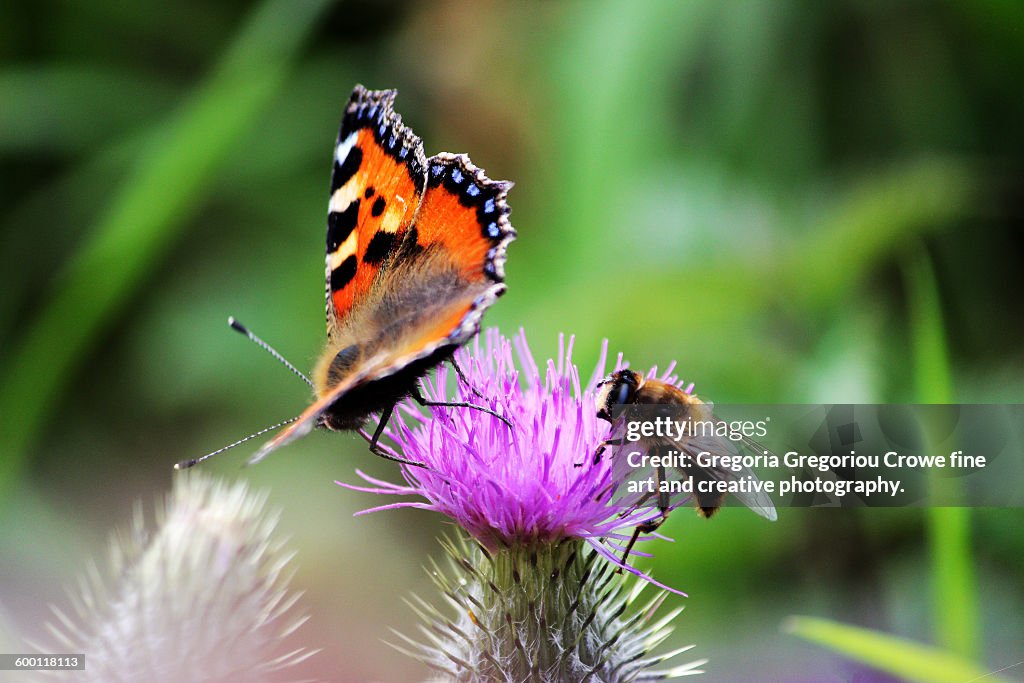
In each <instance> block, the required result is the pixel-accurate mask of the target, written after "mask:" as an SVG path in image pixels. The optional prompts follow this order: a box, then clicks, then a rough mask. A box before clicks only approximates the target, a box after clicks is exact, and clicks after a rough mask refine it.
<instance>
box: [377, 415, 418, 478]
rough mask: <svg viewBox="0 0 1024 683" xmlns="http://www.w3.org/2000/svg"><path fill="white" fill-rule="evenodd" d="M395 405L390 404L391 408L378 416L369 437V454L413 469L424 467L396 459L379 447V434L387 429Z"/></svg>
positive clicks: (413, 461) (412, 461) (402, 459)
mask: <svg viewBox="0 0 1024 683" xmlns="http://www.w3.org/2000/svg"><path fill="white" fill-rule="evenodd" d="M395 405H396V404H394V403H392V404H391V407H389V408H388V409H387V410H384V411H383V412H382V413H381V414H380V422H378V423H377V428H376V429H375V430H373V436H371V437H370V452H371V453H373V454H374V455H376V456H378V457H381V458H384V459H385V460H391V461H393V462H398V463H402V464H403V465H411V466H413V467H426V465H424V464H423V463H421V462H416V461H415V460H406V459H405V458H396V457H395V456H393V455H391V454H390V453H388V452H387V451H385V450H384V449H383V448H381V447H380V436H381V434H383V433H384V428H385V427H387V425H388V422H389V421H390V420H391V415H392V414H393V413H394V411H395Z"/></svg>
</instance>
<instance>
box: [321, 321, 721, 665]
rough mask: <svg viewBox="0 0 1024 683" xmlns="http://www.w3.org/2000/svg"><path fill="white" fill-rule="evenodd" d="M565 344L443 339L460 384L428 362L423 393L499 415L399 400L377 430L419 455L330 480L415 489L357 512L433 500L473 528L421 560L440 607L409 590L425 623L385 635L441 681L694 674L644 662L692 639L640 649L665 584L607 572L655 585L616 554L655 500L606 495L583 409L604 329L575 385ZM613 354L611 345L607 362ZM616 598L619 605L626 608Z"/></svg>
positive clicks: (610, 466)
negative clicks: (389, 469) (544, 356)
mask: <svg viewBox="0 0 1024 683" xmlns="http://www.w3.org/2000/svg"><path fill="white" fill-rule="evenodd" d="M572 345H573V340H572V338H570V339H569V341H568V344H566V342H565V338H564V337H560V338H559V348H558V355H557V357H556V358H555V359H554V360H550V361H548V362H547V364H546V366H545V367H544V371H543V375H542V374H541V370H540V369H539V368H538V366H537V364H536V362H535V361H534V359H533V355H532V354H531V353H530V350H529V347H528V346H527V343H526V337H525V335H524V334H523V333H522V332H520V333H519V335H518V336H517V337H516V338H515V339H514V340H513V341H511V342H510V341H509V340H508V339H506V338H505V337H503V336H501V335H500V334H499V333H498V331H497V330H493V329H492V330H488V331H487V332H486V333H485V334H484V335H482V337H477V339H476V340H475V341H474V343H473V345H472V348H471V349H460V350H459V351H458V352H457V354H456V358H457V361H458V363H459V364H460V365H461V366H462V367H463V368H464V369H465V372H466V376H467V379H468V385H467V384H466V383H463V382H456V383H455V384H456V386H457V388H456V390H455V394H454V396H449V395H448V392H447V389H446V388H447V386H448V379H449V377H448V373H447V369H446V368H441V369H439V370H438V372H437V375H436V377H435V378H434V379H433V380H430V379H427V380H424V389H423V392H422V393H423V394H424V396H425V397H426V398H427V399H428V400H432V401H440V402H446V401H461V402H468V403H472V404H476V405H485V406H486V407H488V408H490V409H491V410H493V411H495V412H496V413H497V414H499V415H503V416H505V417H506V418H507V419H508V420H509V421H510V422H511V423H512V427H511V428H510V427H509V425H507V424H506V423H505V422H503V421H502V420H500V419H498V418H497V417H495V416H493V415H489V414H487V413H485V412H482V411H480V410H476V409H473V408H451V407H433V408H431V415H429V416H424V415H423V414H422V413H421V412H420V409H419V408H418V407H417V406H416V405H415V404H414V403H412V402H411V401H409V402H406V403H405V404H403V405H402V406H401V407H400V410H399V413H400V414H399V415H396V416H395V418H393V419H392V421H391V426H390V427H389V429H388V430H387V431H386V432H385V434H386V435H387V436H388V437H389V438H390V439H391V440H392V441H393V442H394V443H395V444H396V446H397V447H398V450H393V451H392V455H394V456H395V457H400V458H402V459H404V460H408V461H413V462H417V463H422V465H423V466H422V467H417V466H408V465H403V466H402V477H403V479H404V483H402V484H394V483H390V482H386V481H381V480H378V479H375V478H373V477H370V476H368V475H366V474H364V473H362V472H359V475H360V476H361V477H362V478H363V479H364V480H365V481H366V482H368V483H369V484H370V486H369V487H362V486H352V485H349V484H342V483H341V482H338V483H339V484H341V485H342V486H345V487H346V488H350V489H354V490H358V491H367V492H371V493H379V494H386V495H400V496H405V495H409V496H416V497H418V498H419V499H420V500H412V501H402V502H397V503H391V504H389V505H381V506H378V507H374V508H371V509H369V510H364V511H363V512H362V513H359V514H365V513H368V512H375V511H379V510H388V509H392V508H400V507H414V508H422V509H427V510H435V511H437V512H440V513H442V514H445V515H447V516H448V517H450V518H451V519H453V520H454V521H455V522H457V523H458V524H459V526H461V527H462V528H463V529H465V530H466V531H467V532H468V533H469V534H470V535H472V536H473V538H475V539H476V540H477V541H478V544H471V543H467V542H466V541H465V539H464V538H457V539H453V540H448V541H445V542H443V545H444V546H445V549H446V551H447V553H448V555H449V557H450V559H451V566H450V568H449V570H448V571H447V572H445V571H442V570H441V569H440V568H439V567H437V566H436V565H435V571H433V572H431V576H432V578H433V580H434V582H435V583H436V585H437V587H438V588H439V589H440V590H441V592H442V593H443V594H444V595H445V598H446V602H447V603H448V604H449V605H450V606H452V607H453V608H454V614H450V615H445V614H442V613H441V611H439V610H438V609H436V608H434V607H432V606H431V605H430V604H428V603H426V602H425V601H421V600H417V602H416V604H415V605H414V609H415V610H416V611H417V612H418V613H419V614H420V616H421V618H423V619H424V620H425V621H426V622H427V628H425V629H424V630H423V633H424V634H425V635H426V637H427V639H428V642H425V643H423V642H417V641H415V640H413V639H411V638H406V637H405V636H402V635H401V634H399V633H397V632H396V635H398V637H399V638H402V639H403V641H404V644H403V645H402V646H396V647H397V648H398V649H399V650H401V651H403V652H406V653H407V654H410V655H411V656H413V657H416V658H417V659H420V660H421V661H422V662H424V663H425V664H427V665H428V666H430V667H431V668H433V669H435V670H437V671H440V672H442V673H443V674H445V675H446V678H445V680H453V681H493V680H505V681H513V680H515V681H518V680H531V681H532V680H536V681H543V682H545V683H546V682H549V681H550V682H552V683H553V682H555V681H572V680H581V681H582V680H615V681H641V680H661V679H666V678H675V677H678V676H686V675H691V674H697V673H701V671H700V669H699V667H700V666H701V665H702V664H703V663H704V662H705V661H706V660H699V661H694V662H689V663H686V664H682V665H679V666H676V667H674V668H671V669H668V670H664V669H659V668H658V667H659V666H660V665H661V664H662V663H664V662H666V661H668V660H670V659H673V658H675V657H676V656H677V655H678V654H680V653H681V652H685V651H687V650H689V649H690V648H691V647H692V646H686V647H683V648H679V649H676V650H674V651H671V652H668V653H665V654H661V655H654V654H651V652H652V650H653V649H654V648H656V647H657V646H658V645H659V644H660V643H662V642H663V641H664V640H665V638H667V637H668V636H669V634H670V633H671V630H672V625H671V624H672V622H673V620H674V619H675V617H676V616H677V615H678V614H679V612H680V611H681V609H682V608H677V609H676V610H673V611H671V612H670V613H669V614H667V615H665V616H663V617H661V618H660V619H654V618H653V615H654V613H655V611H656V610H657V609H658V607H659V606H660V605H661V603H662V601H663V600H664V598H665V597H666V595H667V594H666V593H664V592H659V594H658V595H657V596H655V597H654V599H652V600H650V601H649V602H648V603H647V604H646V605H640V603H638V602H637V598H638V597H639V595H640V593H641V591H642V589H643V587H644V586H645V585H647V584H646V583H644V582H643V581H635V580H627V579H625V578H624V577H623V576H622V575H621V574H618V573H616V572H615V568H616V567H617V566H618V567H623V568H624V569H626V570H628V571H629V572H630V573H631V574H635V575H636V576H639V577H641V578H642V579H644V580H645V581H646V582H648V583H652V584H654V585H657V586H661V584H658V583H657V582H655V581H654V580H653V579H652V578H651V577H650V576H647V575H645V574H643V573H641V572H640V571H638V570H636V569H633V568H632V567H630V566H628V563H626V562H624V561H623V560H621V559H619V557H618V555H621V553H622V550H623V546H624V544H625V543H626V542H627V541H628V540H629V538H630V537H631V536H632V532H633V529H634V528H635V527H636V526H637V525H638V524H641V523H643V522H645V521H647V520H650V519H652V518H654V517H657V516H658V515H660V513H659V511H658V510H657V509H654V508H652V507H651V506H637V505H636V500H637V496H636V494H626V495H622V494H620V492H619V488H620V486H619V484H621V481H620V480H617V479H616V477H621V472H618V473H617V472H616V468H615V463H613V462H612V458H609V457H602V458H600V459H598V461H597V462H594V458H593V455H594V452H595V450H596V449H597V447H598V446H599V445H600V444H601V443H602V441H603V440H604V439H605V438H607V437H608V431H609V428H608V424H607V423H606V422H604V421H602V420H600V419H599V418H598V417H597V406H596V397H595V394H594V391H595V386H596V384H597V381H598V379H600V378H601V377H603V376H604V374H605V365H606V361H607V343H605V344H604V345H602V348H601V356H600V360H599V361H598V364H597V368H596V369H595V370H594V373H593V375H592V376H591V378H590V380H589V381H588V382H587V384H586V385H585V386H584V385H582V384H581V382H580V375H579V371H578V370H577V368H576V366H575V365H573V362H572ZM513 349H514V350H513ZM517 360H518V364H517V362H516V361H517ZM517 365H518V367H517ZM622 365H623V363H622V358H621V356H620V357H619V358H618V361H617V363H616V368H620V367H622ZM655 373H656V370H652V371H651V376H656V375H655ZM671 373H672V368H671V367H670V368H669V370H668V371H667V372H665V373H662V374H661V375H660V376H658V378H659V379H661V380H662V381H666V382H673V383H676V382H677V380H676V378H675V377H674V376H672V374H671ZM520 375H521V376H520ZM677 386H678V385H677ZM364 436H366V438H369V436H368V435H366V434H364ZM619 469H621V467H620V468H619ZM357 472H358V470H357ZM621 488H625V487H621ZM679 504H682V502H681V503H679ZM652 535H653V534H652ZM584 543H586V544H589V545H590V546H591V547H592V548H593V551H591V552H588V551H586V549H585V547H584ZM633 554H635V555H645V553H640V552H636V551H633ZM600 557H604V558H605V559H607V560H610V562H601V561H600V560H599V559H598V558H600ZM662 587H663V588H666V587H664V586H662ZM668 590H670V591H673V592H676V593H678V592H679V591H674V590H673V589H671V588H669V589H668ZM681 594H682V595H685V594H684V593H681ZM628 609H632V612H633V616H629V617H627V616H626V611H627V610H628Z"/></svg>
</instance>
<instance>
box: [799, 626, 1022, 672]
mask: <svg viewBox="0 0 1024 683" xmlns="http://www.w3.org/2000/svg"><path fill="white" fill-rule="evenodd" d="M783 629H784V630H785V631H787V632H788V633H792V634H793V635H796V636H799V637H800V638H804V639H805V640H809V641H811V642H812V643H817V644H819V645H822V646H824V647H826V648H828V649H830V650H832V651H834V652H838V653H839V654H841V655H843V656H845V657H848V658H850V659H853V660H856V661H858V662H862V663H864V664H867V665H869V666H872V667H874V668H876V669H880V670H882V671H886V672H888V673H891V674H894V675H896V676H901V677H903V678H905V679H907V680H909V681H921V683H967V682H968V681H975V680H978V679H983V680H984V681H985V683H1008V681H1007V679H1005V678H1003V677H1001V676H997V675H995V674H996V672H991V671H987V670H985V669H983V668H981V667H979V666H978V665H976V664H974V663H973V662H971V661H969V660H967V659H963V658H961V657H959V656H957V655H955V654H952V653H950V652H947V651H945V650H940V649H937V648H933V647H928V646H926V645H921V644H920V643H915V642H914V641H911V640H906V639H904V638H897V637H896V636H891V635H888V634H885V633H879V632H877V631H872V630H869V629H864V628H858V627H856V626H847V625H845V624H840V623H837V622H834V621H830V620H828V619H817V618H814V617H799V616H798V617H790V618H789V619H788V620H786V622H785V623H784V624H783Z"/></svg>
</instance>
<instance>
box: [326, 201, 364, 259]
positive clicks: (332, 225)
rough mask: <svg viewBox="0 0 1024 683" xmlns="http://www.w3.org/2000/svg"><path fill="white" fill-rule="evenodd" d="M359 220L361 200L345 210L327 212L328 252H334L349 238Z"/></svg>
mask: <svg viewBox="0 0 1024 683" xmlns="http://www.w3.org/2000/svg"><path fill="white" fill-rule="evenodd" d="M358 221H359V200H358V199H357V200H355V201H354V202H352V203H351V204H349V205H348V208H347V209H345V210H344V211H331V212H330V213H328V214H327V253H328V254H332V253H334V251H335V250H337V248H338V247H340V246H341V244H342V243H343V242H344V241H345V240H347V239H348V236H349V235H351V234H352V231H353V230H355V229H356V223H357V222H358Z"/></svg>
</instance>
